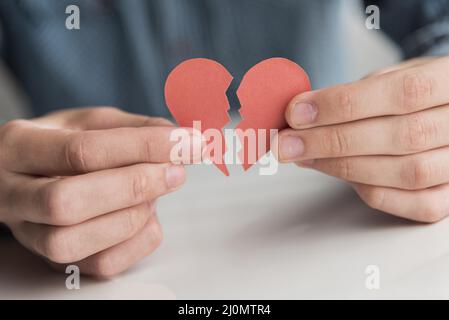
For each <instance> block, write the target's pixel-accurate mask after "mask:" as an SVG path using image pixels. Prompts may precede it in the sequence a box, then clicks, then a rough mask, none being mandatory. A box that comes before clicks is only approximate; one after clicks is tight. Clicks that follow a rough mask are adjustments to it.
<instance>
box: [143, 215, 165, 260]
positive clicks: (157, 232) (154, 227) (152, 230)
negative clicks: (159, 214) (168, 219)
mask: <svg viewBox="0 0 449 320" xmlns="http://www.w3.org/2000/svg"><path fill="white" fill-rule="evenodd" d="M163 240H164V234H163V232H162V227H161V225H160V224H159V222H158V221H157V219H156V218H154V220H153V221H151V222H150V224H149V225H148V228H147V230H146V231H145V242H146V243H147V246H146V248H148V252H147V254H150V253H151V252H153V251H154V250H155V249H156V248H158V247H159V246H160V245H161V243H162V241H163Z"/></svg>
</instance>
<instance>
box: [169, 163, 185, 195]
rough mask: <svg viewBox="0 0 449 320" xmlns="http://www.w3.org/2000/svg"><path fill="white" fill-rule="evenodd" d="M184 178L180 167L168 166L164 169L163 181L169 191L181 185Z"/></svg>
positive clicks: (182, 169) (182, 168)
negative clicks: (165, 182)
mask: <svg viewBox="0 0 449 320" xmlns="http://www.w3.org/2000/svg"><path fill="white" fill-rule="evenodd" d="M185 176H186V174H185V171H184V167H182V166H170V167H168V168H167V169H165V180H166V181H167V187H168V188H169V189H174V188H176V187H178V186H180V185H181V184H183V183H184V180H185Z"/></svg>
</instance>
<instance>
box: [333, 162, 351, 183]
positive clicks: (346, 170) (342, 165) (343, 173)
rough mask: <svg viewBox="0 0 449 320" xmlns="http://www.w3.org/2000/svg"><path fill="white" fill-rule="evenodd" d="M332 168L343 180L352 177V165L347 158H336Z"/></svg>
mask: <svg viewBox="0 0 449 320" xmlns="http://www.w3.org/2000/svg"><path fill="white" fill-rule="evenodd" d="M334 169H335V171H336V172H337V175H338V176H339V177H340V178H342V179H344V180H352V179H353V178H354V165H353V162H352V161H351V160H350V159H348V158H341V159H338V160H336V161H335V168H334Z"/></svg>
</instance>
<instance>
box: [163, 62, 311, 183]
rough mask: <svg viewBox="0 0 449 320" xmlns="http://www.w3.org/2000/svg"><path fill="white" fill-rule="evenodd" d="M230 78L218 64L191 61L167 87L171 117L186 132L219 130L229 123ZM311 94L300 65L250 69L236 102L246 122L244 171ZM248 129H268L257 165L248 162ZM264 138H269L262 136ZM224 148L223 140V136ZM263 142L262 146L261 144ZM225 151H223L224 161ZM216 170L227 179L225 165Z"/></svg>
mask: <svg viewBox="0 0 449 320" xmlns="http://www.w3.org/2000/svg"><path fill="white" fill-rule="evenodd" d="M231 81H232V76H231V75H230V74H229V72H228V71H227V70H226V68H225V67H223V66H222V65H221V64H219V63H218V62H216V61H213V60H209V59H191V60H187V61H184V62H182V63H181V64H180V65H178V66H177V67H176V68H175V69H174V70H173V71H172V72H171V73H170V75H169V76H168V78H167V81H166V83H165V99H166V102H167V105H168V108H169V110H170V112H171V113H172V115H173V117H174V118H175V119H176V121H177V122H178V124H179V125H180V126H182V127H192V126H193V122H194V121H201V125H202V126H201V129H202V131H203V132H204V131H205V130H207V129H211V128H214V129H218V130H220V132H221V130H222V129H223V127H224V126H225V125H226V124H227V123H228V122H229V121H230V117H229V115H228V110H229V102H228V99H227V96H226V91H227V90H228V88H229V85H230V84H231ZM309 90H311V87H310V82H309V78H308V76H307V74H306V72H305V71H304V70H303V69H302V68H301V67H300V66H298V65H297V64H296V63H294V62H292V61H290V60H288V59H284V58H271V59H267V60H264V61H262V62H260V63H258V64H257V65H255V66H254V67H252V68H251V69H250V70H249V71H248V72H247V73H246V74H245V76H244V77H243V80H242V82H241V84H240V87H239V89H238V90H237V96H238V98H239V100H240V104H241V108H240V114H241V116H242V121H241V122H240V123H239V124H238V125H237V127H236V129H240V130H238V131H237V133H238V134H239V136H240V141H241V143H242V151H241V153H240V158H241V160H242V163H243V167H244V169H245V170H247V169H249V168H250V167H251V166H252V165H253V164H254V162H257V160H259V159H260V157H262V156H263V155H264V154H265V153H267V152H268V151H269V150H270V142H271V141H270V129H276V130H282V129H285V128H286V127H287V123H286V121H285V109H286V108H287V105H288V103H289V101H290V100H291V99H292V98H293V97H294V96H295V95H297V94H300V93H302V92H305V91H309ZM248 129H253V130H256V131H255V132H259V131H258V130H260V129H264V130H265V131H260V132H262V135H261V137H263V138H264V140H265V141H259V134H256V135H255V138H256V146H260V143H261V142H262V145H263V144H264V143H265V146H266V147H265V148H259V147H257V152H256V155H255V159H253V160H254V161H249V160H250V152H249V147H250V144H249V143H248V139H244V135H243V134H244V133H245V132H246V130H248ZM264 132H265V133H264ZM221 139H222V143H223V146H225V144H224V136H223V135H221ZM263 142H264V143H263ZM225 152H226V148H225V147H223V149H222V156H221V157H220V160H223V155H224V153H225ZM215 164H216V166H217V167H218V168H219V169H220V170H221V171H222V172H223V173H224V174H226V175H228V174H229V173H228V170H227V167H226V164H225V163H224V161H215Z"/></svg>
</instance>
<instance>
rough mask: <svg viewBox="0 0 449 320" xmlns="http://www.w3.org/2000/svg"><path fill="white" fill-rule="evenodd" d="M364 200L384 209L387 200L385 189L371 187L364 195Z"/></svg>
mask: <svg viewBox="0 0 449 320" xmlns="http://www.w3.org/2000/svg"><path fill="white" fill-rule="evenodd" d="M364 201H365V202H366V204H367V205H368V206H370V207H371V208H373V209H376V210H382V209H383V208H384V202H385V191H384V190H383V189H382V188H376V187H369V189H368V190H367V191H366V193H365V195H364Z"/></svg>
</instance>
